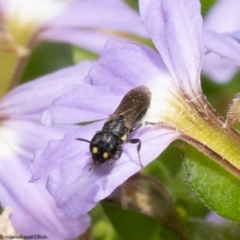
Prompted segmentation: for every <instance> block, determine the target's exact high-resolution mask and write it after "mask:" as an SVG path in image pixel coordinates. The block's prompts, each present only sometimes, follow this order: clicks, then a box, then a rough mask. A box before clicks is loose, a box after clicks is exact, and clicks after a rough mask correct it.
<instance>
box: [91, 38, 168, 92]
mask: <svg viewBox="0 0 240 240" xmlns="http://www.w3.org/2000/svg"><path fill="white" fill-rule="evenodd" d="M165 75H169V72H168V70H167V68H166V66H165V64H164V63H163V61H162V58H161V57H160V56H159V54H158V53H157V52H155V51H154V50H153V49H151V48H150V47H147V46H145V45H140V44H132V43H124V42H121V41H118V40H112V39H111V40H109V41H108V43H107V44H106V46H105V48H104V51H103V52H102V54H101V55H100V57H99V60H98V61H97V62H96V63H95V64H94V65H93V67H92V68H91V70H90V72H89V75H88V76H87V78H86V82H87V83H89V84H92V85H95V86H104V85H107V86H111V89H112V91H113V92H114V93H115V94H116V93H118V94H121V95H122V96H123V94H125V93H126V90H127V91H129V90H130V89H132V88H134V87H136V86H140V85H145V84H146V83H147V84H148V85H151V84H155V82H156V81H159V80H160V81H162V82H164V80H163V79H164V77H165ZM160 76H161V79H162V80H161V79H159V78H160ZM116 83H118V84H116ZM119 83H121V84H119Z"/></svg>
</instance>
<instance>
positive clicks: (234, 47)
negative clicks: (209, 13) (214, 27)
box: [203, 31, 240, 65]
mask: <svg viewBox="0 0 240 240" xmlns="http://www.w3.org/2000/svg"><path fill="white" fill-rule="evenodd" d="M203 36H204V46H205V47H206V49H207V50H209V51H212V52H214V53H216V54H218V55H219V56H220V57H221V58H225V59H227V60H229V61H231V62H232V63H233V64H237V65H240V44H239V43H238V42H237V41H236V40H235V39H234V38H233V37H231V36H230V35H225V34H219V33H216V32H213V31H205V32H204V35H203Z"/></svg>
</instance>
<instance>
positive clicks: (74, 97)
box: [42, 84, 122, 125]
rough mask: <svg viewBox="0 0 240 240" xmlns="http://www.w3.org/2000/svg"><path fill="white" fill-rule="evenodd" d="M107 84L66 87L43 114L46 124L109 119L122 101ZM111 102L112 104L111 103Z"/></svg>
mask: <svg viewBox="0 0 240 240" xmlns="http://www.w3.org/2000/svg"><path fill="white" fill-rule="evenodd" d="M121 98H122V96H121V95H115V94H114V93H113V91H112V90H111V89H110V88H109V87H106V86H102V87H97V86H93V85H88V84H82V85H75V86H71V87H68V88H65V89H64V90H63V91H61V93H60V94H59V97H58V98H56V99H55V100H54V102H53V104H52V106H51V107H49V108H48V109H47V110H46V111H45V112H44V113H43V115H42V121H43V122H44V123H45V124H46V125H53V124H56V123H64V124H71V123H79V122H87V121H94V120H100V119H107V118H108V116H109V114H110V113H113V111H114V110H115V108H116V106H117V105H118V104H119V102H120V101H121ZM109 102H111V104H109Z"/></svg>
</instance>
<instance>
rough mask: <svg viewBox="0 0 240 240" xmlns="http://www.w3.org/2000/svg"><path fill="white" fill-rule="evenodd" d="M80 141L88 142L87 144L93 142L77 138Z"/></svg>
mask: <svg viewBox="0 0 240 240" xmlns="http://www.w3.org/2000/svg"><path fill="white" fill-rule="evenodd" d="M75 139H76V140H78V141H82V142H87V143H91V141H89V140H87V139H84V138H75Z"/></svg>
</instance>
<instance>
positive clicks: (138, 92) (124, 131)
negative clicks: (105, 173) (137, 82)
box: [76, 86, 151, 171]
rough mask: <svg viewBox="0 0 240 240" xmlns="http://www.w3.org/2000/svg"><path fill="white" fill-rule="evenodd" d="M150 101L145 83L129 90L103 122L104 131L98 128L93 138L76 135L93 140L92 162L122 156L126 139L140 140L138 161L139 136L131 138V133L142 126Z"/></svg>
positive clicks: (91, 144)
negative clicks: (141, 121)
mask: <svg viewBox="0 0 240 240" xmlns="http://www.w3.org/2000/svg"><path fill="white" fill-rule="evenodd" d="M150 101H151V92H150V90H149V89H148V88H147V87H146V86H139V87H136V88H134V89H132V90H130V91H129V92H128V93H127V94H126V95H125V96H124V97H123V99H122V101H121V102H120V104H119V106H118V107H117V109H116V110H115V112H114V113H113V114H111V115H110V116H109V118H108V120H107V121H106V122H105V123H104V125H103V128H102V130H101V131H98V132H96V134H95V135H94V136H93V138H92V140H91V141H89V140H86V139H83V138H76V140H79V141H84V142H88V143H90V152H91V154H92V160H93V161H92V165H91V167H90V168H89V171H91V169H92V167H93V166H96V165H100V164H102V163H104V162H106V161H107V160H110V164H111V163H112V162H113V161H115V160H117V159H119V158H120V157H121V154H122V151H123V143H124V142H129V143H134V144H135V143H137V144H138V145H137V151H138V157H139V163H140V165H141V166H142V167H143V165H142V163H141V161H140V155H139V151H140V148H141V140H140V139H128V137H129V134H130V133H132V132H133V131H135V130H136V129H138V128H139V127H141V126H142V124H141V123H138V122H139V121H140V120H141V119H142V118H143V117H144V115H145V114H146V112H147V109H148V107H149V105H150Z"/></svg>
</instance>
